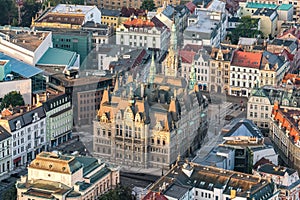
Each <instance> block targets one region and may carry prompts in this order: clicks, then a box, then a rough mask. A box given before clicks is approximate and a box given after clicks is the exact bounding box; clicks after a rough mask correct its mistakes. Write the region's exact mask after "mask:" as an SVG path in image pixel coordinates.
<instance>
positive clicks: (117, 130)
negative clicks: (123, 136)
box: [116, 124, 120, 135]
mask: <svg viewBox="0 0 300 200" xmlns="http://www.w3.org/2000/svg"><path fill="white" fill-rule="evenodd" d="M119 134H120V129H119V125H118V124H117V125H116V135H119Z"/></svg>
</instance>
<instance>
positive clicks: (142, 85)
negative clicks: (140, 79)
mask: <svg viewBox="0 0 300 200" xmlns="http://www.w3.org/2000/svg"><path fill="white" fill-rule="evenodd" d="M144 92H145V87H144V83H142V84H141V97H142V98H144Z"/></svg>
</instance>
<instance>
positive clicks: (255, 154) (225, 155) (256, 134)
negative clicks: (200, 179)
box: [193, 119, 278, 173]
mask: <svg viewBox="0 0 300 200" xmlns="http://www.w3.org/2000/svg"><path fill="white" fill-rule="evenodd" d="M222 135H223V142H222V143H221V144H219V145H218V146H217V147H216V148H214V150H213V151H211V152H210V153H209V154H208V155H207V156H206V157H205V158H204V159H200V158H199V157H198V156H196V157H195V158H194V159H193V162H195V163H199V164H202V165H207V166H216V167H219V168H223V169H229V170H235V171H239V172H244V173H251V172H252V169H253V166H254V165H255V164H256V163H257V162H258V161H259V160H260V159H262V158H265V159H268V160H269V161H270V162H272V163H274V164H276V165H277V164H278V154H276V152H275V150H274V148H273V147H272V146H270V145H266V144H265V141H264V137H263V135H262V133H261V132H260V130H259V129H258V128H257V127H256V126H255V125H254V124H253V123H252V122H251V121H249V120H246V119H235V120H234V121H232V122H231V123H230V124H229V125H227V126H225V127H224V128H223V129H222Z"/></svg>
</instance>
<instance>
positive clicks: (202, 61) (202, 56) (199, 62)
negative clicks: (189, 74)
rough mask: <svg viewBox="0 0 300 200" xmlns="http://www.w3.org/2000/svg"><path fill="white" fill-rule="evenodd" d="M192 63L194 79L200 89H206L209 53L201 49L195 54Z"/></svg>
mask: <svg viewBox="0 0 300 200" xmlns="http://www.w3.org/2000/svg"><path fill="white" fill-rule="evenodd" d="M194 65H195V69H196V79H197V81H198V85H199V86H200V89H202V90H205V91H207V90H208V88H209V83H210V78H209V77H210V73H209V72H210V70H209V55H208V53H207V52H206V51H205V50H201V51H200V52H199V54H198V55H196V56H195V60H194Z"/></svg>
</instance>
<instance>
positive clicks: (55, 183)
mask: <svg viewBox="0 0 300 200" xmlns="http://www.w3.org/2000/svg"><path fill="white" fill-rule="evenodd" d="M119 183H120V174H119V168H113V167H109V166H108V165H107V164H106V163H104V162H99V161H98V160H97V159H95V158H91V157H80V156H79V157H75V156H67V155H58V154H55V153H49V152H42V153H40V154H39V155H37V157H36V159H35V160H33V161H32V162H31V163H30V164H29V165H28V175H27V176H22V177H21V180H18V181H17V183H16V187H17V199H18V200H28V199H29V198H30V199H32V198H34V199H41V198H43V199H44V198H46V199H54V198H56V199H61V200H69V199H74V200H81V199H97V198H99V197H100V196H101V195H102V194H104V193H106V192H108V191H109V190H111V189H113V188H115V187H116V186H117V185H118V184H119Z"/></svg>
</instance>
